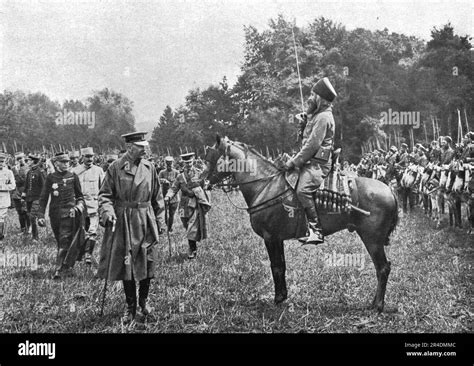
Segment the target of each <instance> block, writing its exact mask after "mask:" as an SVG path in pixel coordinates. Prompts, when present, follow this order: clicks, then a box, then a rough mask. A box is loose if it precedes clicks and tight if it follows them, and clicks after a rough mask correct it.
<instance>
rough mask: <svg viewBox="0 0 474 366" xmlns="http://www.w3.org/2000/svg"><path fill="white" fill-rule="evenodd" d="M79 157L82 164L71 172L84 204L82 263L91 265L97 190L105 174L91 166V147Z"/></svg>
mask: <svg viewBox="0 0 474 366" xmlns="http://www.w3.org/2000/svg"><path fill="white" fill-rule="evenodd" d="M81 156H82V159H83V163H82V164H80V165H79V166H77V167H76V168H73V169H72V171H73V172H74V173H76V175H77V176H78V177H79V182H80V183H81V189H82V194H83V195H84V201H85V204H86V209H87V210H86V211H87V213H86V217H85V230H86V237H85V249H84V251H85V255H84V261H85V263H86V264H87V265H91V264H92V254H93V251H94V247H95V244H96V241H97V229H98V227H99V215H98V209H99V201H98V200H99V190H100V187H101V185H102V182H103V181H104V178H105V173H104V170H103V169H102V168H100V167H98V166H96V165H94V164H92V162H93V160H94V150H93V149H92V147H86V148H84V149H81Z"/></svg>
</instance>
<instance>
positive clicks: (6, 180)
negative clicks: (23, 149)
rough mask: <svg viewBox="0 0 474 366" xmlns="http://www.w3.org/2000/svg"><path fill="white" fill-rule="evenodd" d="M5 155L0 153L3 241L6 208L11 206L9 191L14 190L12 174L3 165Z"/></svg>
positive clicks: (1, 230) (0, 218)
mask: <svg viewBox="0 0 474 366" xmlns="http://www.w3.org/2000/svg"><path fill="white" fill-rule="evenodd" d="M5 159H6V154H4V153H0V161H1V162H2V163H1V164H0V165H3V166H2V167H1V168H0V240H3V238H4V236H5V233H6V225H7V223H6V221H5V217H6V216H7V212H8V208H9V207H10V205H11V198H10V191H12V190H14V189H15V186H16V183H15V177H14V175H13V172H12V171H11V170H10V169H8V167H7V166H6V165H4V164H5V163H4V162H5Z"/></svg>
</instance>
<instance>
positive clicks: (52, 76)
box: [0, 0, 474, 129]
mask: <svg viewBox="0 0 474 366" xmlns="http://www.w3.org/2000/svg"><path fill="white" fill-rule="evenodd" d="M473 4H474V2H473V1H464V0H461V1H427V0H425V1H403V2H402V1H386V0H379V1H376V0H366V1H356V0H353V1H329V2H327V1H319V0H317V1H315V0H311V1H306V0H301V1H299V0H292V1H288V0H252V1H250V0H225V1H224V0H192V1H191V0H172V1H171V0H156V1H151V0H148V1H130V0H127V1H123V0H122V1H121V0H114V1H99V0H93V1H89V0H87V1H84V0H82V1H74V0H67V1H65V0H64V1H58V0H55V1H52V0H48V1H18V0H16V1H7V0H0V91H2V92H3V91H4V90H17V89H20V90H23V91H26V92H38V91H39V92H43V93H45V94H46V95H48V96H49V97H50V98H51V99H53V100H57V101H59V102H60V103H62V101H64V100H66V99H78V100H82V101H85V99H86V98H87V97H88V96H90V95H92V92H93V91H94V90H101V89H103V88H105V87H108V88H109V89H112V90H114V91H117V92H120V93H122V94H124V95H125V96H127V97H128V98H129V99H131V100H132V101H133V103H134V115H135V118H136V123H137V124H140V125H141V126H145V127H146V128H149V129H152V128H153V126H154V125H155V124H156V121H158V119H159V117H160V115H161V114H162V112H163V110H164V108H165V107H166V105H170V106H171V107H172V108H177V107H178V106H179V105H181V104H183V103H184V98H185V96H186V94H187V93H188V91H189V90H190V89H193V88H196V87H200V88H201V89H205V88H207V87H208V86H209V85H211V84H217V83H218V82H219V81H221V80H222V78H223V77H224V75H225V76H226V77H227V79H228V80H229V83H230V85H233V83H235V81H236V80H237V77H238V75H239V74H240V66H241V63H242V60H243V52H244V26H249V25H253V26H255V27H257V29H259V30H260V31H262V30H264V29H265V28H267V26H268V21H269V20H270V19H272V18H273V19H274V18H276V17H277V16H278V14H283V15H284V16H285V18H286V19H288V20H295V22H296V25H297V26H299V27H304V26H306V25H308V24H309V23H310V22H311V21H313V20H314V19H316V18H317V17H319V16H324V17H326V18H329V19H331V20H333V21H335V22H339V23H341V24H342V25H344V26H345V27H346V28H347V29H349V30H351V29H355V28H358V27H362V28H366V29H370V30H377V29H384V28H387V29H388V30H389V31H390V32H396V33H403V34H406V35H414V36H417V37H419V38H421V39H424V40H429V38H430V32H431V30H432V29H433V27H434V26H436V27H437V28H440V27H442V26H443V25H444V24H446V23H448V22H451V24H452V25H453V26H454V31H455V32H456V33H457V34H460V35H466V34H469V35H471V36H472V35H474V32H473V18H474V17H473V15H474V13H473V12H474V5H473Z"/></svg>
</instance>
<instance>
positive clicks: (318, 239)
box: [298, 224, 324, 245]
mask: <svg viewBox="0 0 474 366" xmlns="http://www.w3.org/2000/svg"><path fill="white" fill-rule="evenodd" d="M314 226H315V225H314V224H309V225H308V231H309V236H307V237H304V238H300V239H298V240H299V241H300V242H301V243H303V245H306V244H315V245H318V244H322V243H324V235H323V231H322V230H321V229H320V228H317V227H314Z"/></svg>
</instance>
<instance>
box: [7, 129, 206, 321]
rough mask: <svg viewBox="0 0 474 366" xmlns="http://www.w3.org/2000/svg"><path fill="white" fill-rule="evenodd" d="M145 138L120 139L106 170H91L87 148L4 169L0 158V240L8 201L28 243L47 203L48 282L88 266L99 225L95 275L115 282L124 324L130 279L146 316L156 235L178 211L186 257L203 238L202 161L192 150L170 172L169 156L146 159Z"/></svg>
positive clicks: (131, 293)
mask: <svg viewBox="0 0 474 366" xmlns="http://www.w3.org/2000/svg"><path fill="white" fill-rule="evenodd" d="M145 134H146V133H144V132H135V133H130V134H126V135H123V136H122V137H123V138H124V140H125V143H126V146H127V150H125V151H124V152H123V154H122V155H121V156H117V159H116V160H114V161H108V166H107V167H106V169H104V166H99V164H98V163H99V162H100V160H99V159H97V155H96V154H94V151H93V149H92V148H91V147H87V148H84V149H81V154H80V156H75V155H71V154H68V153H67V152H59V153H56V154H55V156H54V157H53V158H52V159H50V160H49V159H48V160H45V159H43V157H42V156H39V155H35V154H28V156H26V155H25V154H16V156H15V164H10V166H7V164H6V161H7V158H8V155H7V154H4V153H0V240H2V239H3V238H4V236H5V233H6V221H5V218H6V215H7V210H8V208H10V207H11V204H12V202H13V203H14V207H15V208H16V210H17V212H18V215H19V216H18V217H19V221H20V226H21V230H22V232H23V233H24V234H27V233H28V232H29V228H30V227H31V233H32V236H33V241H37V240H38V239H39V238H38V225H39V226H45V224H46V223H45V211H46V208H47V206H48V204H49V212H48V215H49V219H50V224H51V228H52V230H53V233H54V237H55V239H56V242H57V248H58V251H57V256H56V264H55V271H54V275H53V279H61V278H62V276H63V275H65V274H66V273H70V268H71V267H72V265H74V262H75V261H76V260H82V259H84V261H85V263H86V264H89V265H90V264H91V263H92V254H93V250H94V247H95V246H96V241H97V231H98V228H99V225H101V226H103V227H104V228H105V232H104V241H103V243H102V246H101V250H100V260H99V268H98V273H97V274H98V276H99V277H101V278H106V279H110V280H122V281H123V288H124V291H125V295H126V302H127V311H126V314H125V319H124V320H125V321H126V322H130V321H131V320H133V318H134V317H135V315H136V313H137V298H136V289H135V281H139V284H140V286H139V287H140V288H139V291H138V293H139V298H140V299H139V305H140V309H141V312H142V315H147V314H148V313H149V311H150V309H148V307H147V306H146V298H147V296H148V289H149V286H150V279H151V278H153V276H154V268H155V264H156V262H157V258H156V255H157V253H158V252H157V244H158V236H159V235H161V234H163V233H164V232H165V231H166V230H168V232H172V231H173V218H174V215H175V213H176V211H177V210H178V208H179V214H180V218H181V220H182V223H183V226H184V228H185V229H186V231H187V239H188V246H189V248H188V258H189V259H193V258H195V257H196V254H197V243H198V242H199V241H201V240H203V239H206V237H207V231H206V223H205V214H206V213H207V212H208V211H209V209H210V203H209V200H208V197H207V194H206V193H205V191H204V180H203V179H201V174H202V165H203V164H202V161H200V160H199V159H195V156H194V155H195V154H194V153H186V154H181V155H180V158H181V160H180V162H179V164H178V165H177V166H178V167H179V168H180V170H178V169H176V168H175V167H174V163H175V161H174V158H173V157H171V156H167V157H164V158H162V159H156V161H154V159H150V158H147V154H146V151H145V147H146V146H147V145H148V142H147V141H145V139H144V136H145ZM26 158H28V159H26ZM161 163H164V166H160V165H161ZM49 164H51V165H52V168H51V167H50V166H49ZM159 168H161V169H159ZM158 170H159V172H158ZM10 198H13V199H12V200H10ZM81 228H82V229H83V232H84V237H83V240H82V241H81V242H80V243H79V242H78V241H77V240H75V239H76V238H77V237H78V236H77V233H78V232H79V231H80V230H79V229H81ZM71 253H73V254H71ZM71 258H72V261H71Z"/></svg>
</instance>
